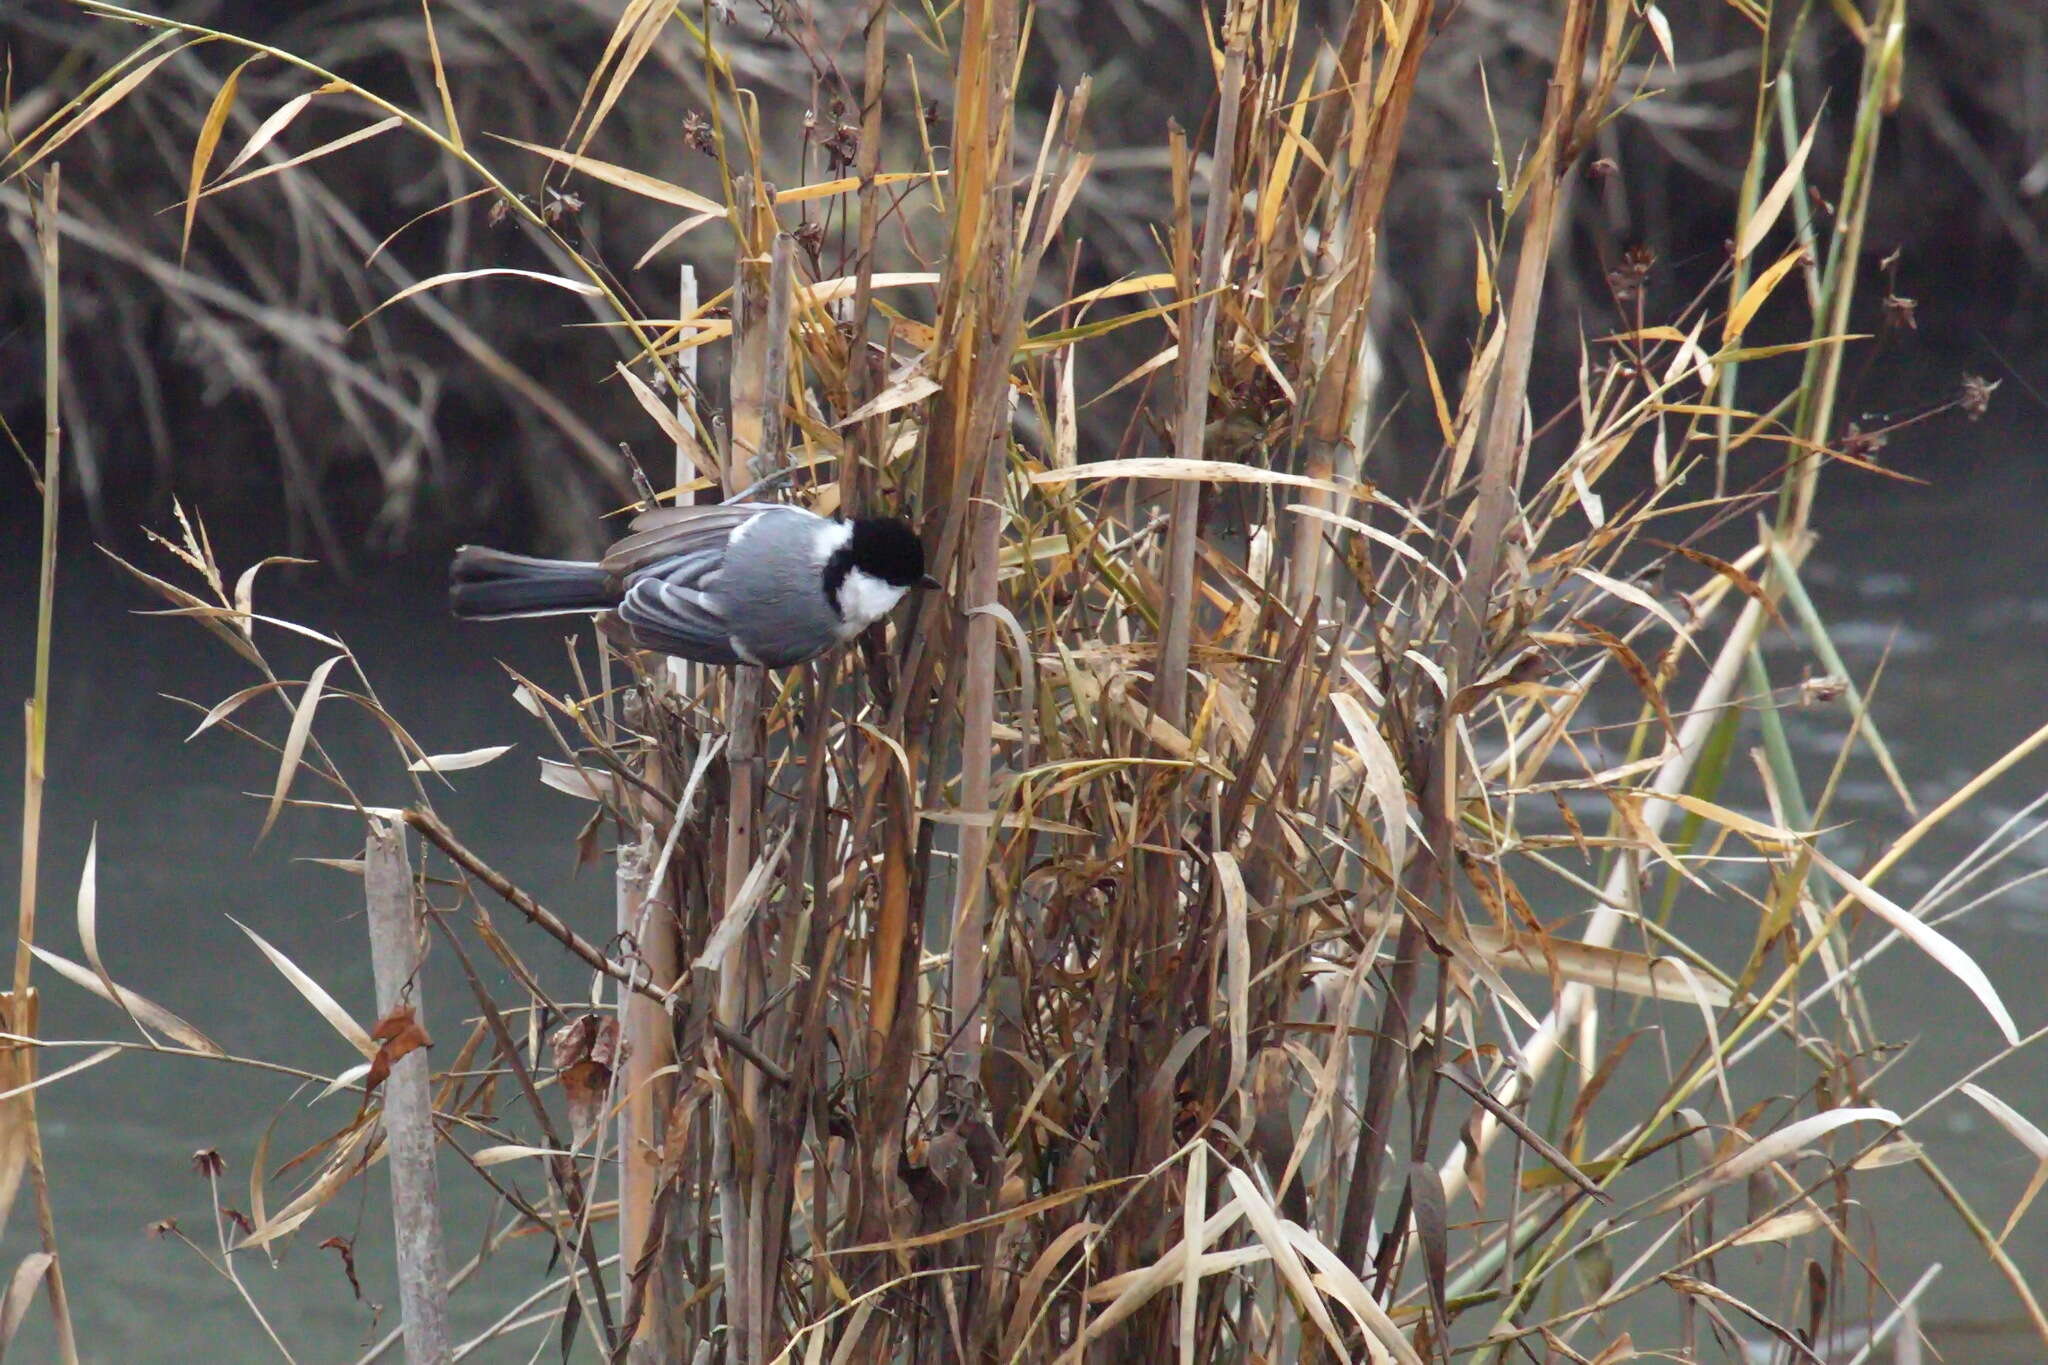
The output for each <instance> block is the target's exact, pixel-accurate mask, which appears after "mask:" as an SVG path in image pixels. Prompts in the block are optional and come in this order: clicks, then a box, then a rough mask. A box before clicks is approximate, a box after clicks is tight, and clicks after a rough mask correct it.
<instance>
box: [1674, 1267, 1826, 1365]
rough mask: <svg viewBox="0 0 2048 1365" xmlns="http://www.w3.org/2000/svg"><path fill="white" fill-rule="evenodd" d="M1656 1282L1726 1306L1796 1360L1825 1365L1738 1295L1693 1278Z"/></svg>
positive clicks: (1790, 1332)
mask: <svg viewBox="0 0 2048 1365" xmlns="http://www.w3.org/2000/svg"><path fill="white" fill-rule="evenodd" d="M1657 1278H1658V1279H1660V1280H1662V1281H1664V1283H1666V1284H1668V1285H1670V1286H1671V1287H1672V1288H1673V1289H1676V1290H1677V1291H1678V1292H1679V1293H1681V1294H1689V1295H1691V1296H1692V1297H1694V1298H1696V1299H1705V1300H1707V1301H1708V1302H1710V1303H1724V1304H1727V1305H1728V1306H1729V1307H1730V1308H1733V1309H1735V1310H1736V1311H1737V1312H1739V1313H1741V1314H1742V1315H1743V1316H1744V1317H1746V1318H1748V1319H1749V1320H1750V1321H1751V1322H1754V1323H1755V1324H1756V1325H1757V1326H1759V1327H1761V1328H1763V1329H1764V1330H1765V1331H1766V1332H1769V1333H1770V1334H1771V1335H1772V1336H1774V1337H1776V1338H1777V1339H1778V1340H1779V1341H1782V1342H1784V1343H1785V1345H1786V1346H1788V1347H1790V1348H1791V1350H1792V1352H1793V1354H1794V1355H1795V1356H1797V1357H1799V1358H1800V1359H1803V1360H1809V1361H1812V1362H1813V1365H1824V1362H1823V1361H1822V1360H1821V1358H1820V1356H1818V1355H1816V1354H1815V1353H1814V1351H1813V1348H1812V1347H1810V1346H1808V1345H1807V1344H1806V1343H1805V1342H1804V1341H1802V1340H1801V1339H1800V1338H1799V1337H1798V1336H1797V1335H1795V1334H1794V1333H1793V1332H1792V1331H1791V1330H1790V1329H1788V1328H1787V1327H1785V1326H1784V1325H1783V1324H1782V1323H1780V1322H1778V1321H1777V1319H1775V1318H1773V1317H1771V1316H1770V1315H1769V1314H1766V1313H1763V1312H1760V1311H1758V1310H1757V1309H1755V1308H1753V1307H1751V1306H1750V1305H1749V1304H1748V1303H1746V1302H1744V1301H1743V1300H1741V1299H1739V1298H1737V1297H1735V1295H1733V1294H1731V1293H1729V1292H1728V1291H1727V1290H1725V1289H1723V1288H1721V1287H1720V1286H1719V1285H1717V1284H1709V1283H1708V1282H1707V1281H1705V1280H1698V1279H1694V1278H1693V1277H1692V1276H1690V1275H1679V1274H1665V1275H1660V1276H1658V1277H1657Z"/></svg>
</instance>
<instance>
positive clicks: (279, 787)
mask: <svg viewBox="0 0 2048 1365" xmlns="http://www.w3.org/2000/svg"><path fill="white" fill-rule="evenodd" d="M347 657H348V656H347V655H345V654H336V655H334V656H333V657H332V658H330V659H328V660H327V661H326V662H324V663H322V664H321V665H320V666H319V667H318V668H316V669H314V670H313V675H312V676H311V677H310V678H307V679H306V690H305V691H304V692H303V693H302V694H301V695H300V697H299V704H298V705H297V706H295V707H293V708H292V723H291V728H290V729H289V730H287V731H286V732H285V737H284V748H283V750H282V751H281V752H280V755H279V758H278V765H277V784H276V785H275V786H274V787H272V788H271V792H270V809H269V810H267V811H265V812H264V815H263V828H262V829H260V830H258V831H257V833H256V839H257V842H259V843H260V842H262V840H263V836H264V835H266V834H268V833H270V827H271V826H272V825H274V824H276V823H277V813H278V812H279V811H280V810H282V809H284V798H285V796H286V795H287V794H288V793H289V792H290V791H291V787H292V779H293V778H294V777H296V776H297V775H298V772H299V760H300V759H301V758H302V757H304V756H305V752H306V741H307V740H308V739H310V738H312V735H313V713H314V712H316V711H318V710H319V709H320V696H321V693H322V691H323V690H324V689H325V688H326V686H327V675H328V674H329V673H332V672H333V671H334V666H335V665H336V664H338V663H340V662H341V661H342V660H343V659H345V658H347Z"/></svg>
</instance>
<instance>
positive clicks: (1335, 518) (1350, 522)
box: [1286, 499, 1451, 583]
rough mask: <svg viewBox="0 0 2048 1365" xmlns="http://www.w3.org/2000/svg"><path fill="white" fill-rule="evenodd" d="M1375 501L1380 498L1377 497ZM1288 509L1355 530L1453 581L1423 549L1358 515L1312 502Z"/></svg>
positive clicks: (1439, 576) (1439, 577)
mask: <svg viewBox="0 0 2048 1365" xmlns="http://www.w3.org/2000/svg"><path fill="white" fill-rule="evenodd" d="M1375 501H1378V500H1377V499H1375ZM1286 510H1287V511H1289V512H1296V513H1299V514H1300V515H1302V516H1305V517H1314V518H1315V519H1316V520H1318V521H1326V522H1328V523H1330V524H1331V525H1332V526H1341V527H1343V528H1344V529H1345V530H1347V531H1352V532H1355V533H1357V534H1358V535H1361V536H1364V537H1365V538H1366V539H1367V540H1370V541H1371V542H1373V544H1375V545H1384V546H1386V547H1387V548H1388V549H1389V550H1392V551H1393V552H1394V553H1395V554H1397V555H1399V556H1401V557H1402V558H1403V559H1406V560H1408V561H1409V562H1411V563H1412V564H1414V565H1415V566H1416V567H1417V568H1419V569H1421V570H1423V571H1424V572H1426V573H1429V574H1431V575H1433V576H1434V577H1436V578H1437V579H1439V580H1441V581H1442V582H1444V583H1449V582H1450V581H1451V580H1450V577H1449V575H1447V574H1445V573H1444V571H1443V570H1442V569H1439V568H1438V567H1437V566H1436V565H1434V564H1432V563H1430V562H1429V557H1428V556H1427V555H1425V554H1423V553H1422V551H1420V550H1418V549H1416V548H1415V547H1414V546H1413V545H1410V544H1409V543H1408V542H1407V541H1405V540H1402V539H1401V538H1400V537H1399V536H1396V535H1392V534H1390V533H1388V532H1386V531H1382V530H1381V529H1380V528H1379V527H1377V526H1372V525H1368V524H1367V523H1365V522H1362V521H1360V520H1358V519H1357V518H1356V517H1347V516H1345V515H1344V514H1343V513H1342V512H1332V511H1330V510H1329V509H1328V508H1324V507H1317V506H1315V505H1314V504H1312V503H1306V502H1291V503H1289V504H1287V508H1286Z"/></svg>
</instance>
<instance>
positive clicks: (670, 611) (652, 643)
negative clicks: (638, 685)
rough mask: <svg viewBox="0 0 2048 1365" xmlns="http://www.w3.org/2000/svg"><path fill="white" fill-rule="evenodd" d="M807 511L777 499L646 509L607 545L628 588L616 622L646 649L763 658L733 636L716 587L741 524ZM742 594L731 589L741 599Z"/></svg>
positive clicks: (609, 559) (704, 658)
mask: <svg viewBox="0 0 2048 1365" xmlns="http://www.w3.org/2000/svg"><path fill="white" fill-rule="evenodd" d="M792 514H794V515H796V516H804V515H806V514H804V513H802V512H800V511H798V509H795V508H791V507H788V506H785V505H783V504H780V503H730V504H720V505H716V506H707V507H663V508H657V509H655V510H654V511H651V512H643V513H642V514H641V515H640V516H638V517H635V518H634V519H633V523H632V534H630V535H628V536H627V537H626V538H625V539H623V540H621V541H619V542H618V543H617V544H615V545H613V546H612V547H611V549H610V550H609V551H607V552H606V554H605V557H604V561H603V565H604V568H605V570H606V572H608V573H610V574H611V575H612V576H613V577H614V578H615V579H616V580H617V581H618V582H619V583H621V584H622V585H623V587H624V589H625V593H624V596H623V598H622V600H621V601H620V603H619V606H618V618H619V621H620V623H621V624H623V625H624V626H626V627H627V628H628V629H629V630H630V631H631V633H632V636H633V638H634V640H635V641H636V642H638V643H639V644H640V645H641V646H642V647H643V648H646V649H658V650H661V651H663V652H664V653H668V654H675V655H678V656H680V657H682V658H686V659H695V660H697V661H698V662H700V663H708V664H736V663H758V662H763V661H762V660H760V659H759V658H757V657H750V656H751V655H752V653H753V651H751V650H749V651H748V652H747V653H746V654H742V653H741V652H740V651H741V650H742V649H745V648H746V646H745V643H744V641H735V639H734V629H733V624H732V622H731V620H730V619H729V615H728V609H727V606H726V602H725V598H724V594H722V593H721V592H720V591H719V587H720V579H721V577H722V576H723V574H724V570H725V552H726V548H727V546H728V545H730V544H731V541H732V536H733V533H734V532H735V531H737V530H738V529H739V528H740V527H742V526H744V525H746V524H747V523H748V522H750V521H752V520H754V518H756V517H759V516H764V515H765V516H768V517H771V518H774V519H776V520H780V519H781V518H783V517H787V516H790V515H792ZM743 597H744V594H738V595H736V599H735V600H740V599H741V598H743Z"/></svg>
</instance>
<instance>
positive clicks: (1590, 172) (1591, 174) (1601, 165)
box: [1586, 156, 1621, 185]
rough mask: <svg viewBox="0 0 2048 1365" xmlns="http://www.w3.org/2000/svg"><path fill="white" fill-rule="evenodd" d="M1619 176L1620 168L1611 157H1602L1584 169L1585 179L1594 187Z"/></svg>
mask: <svg viewBox="0 0 2048 1365" xmlns="http://www.w3.org/2000/svg"><path fill="white" fill-rule="evenodd" d="M1620 174H1621V167H1620V166H1618V165H1616V164H1615V161H1614V158H1613V157H1608V156H1603V157H1601V158H1600V159H1599V160H1597V161H1594V162H1592V163H1591V164H1589V165H1588V166H1587V167H1586V178H1587V179H1588V180H1590V181H1592V182H1593V183H1594V184H1596V185H1597V184H1600V183H1601V182H1602V181H1606V180H1612V179H1613V178H1614V177H1615V176H1617V175H1620Z"/></svg>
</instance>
